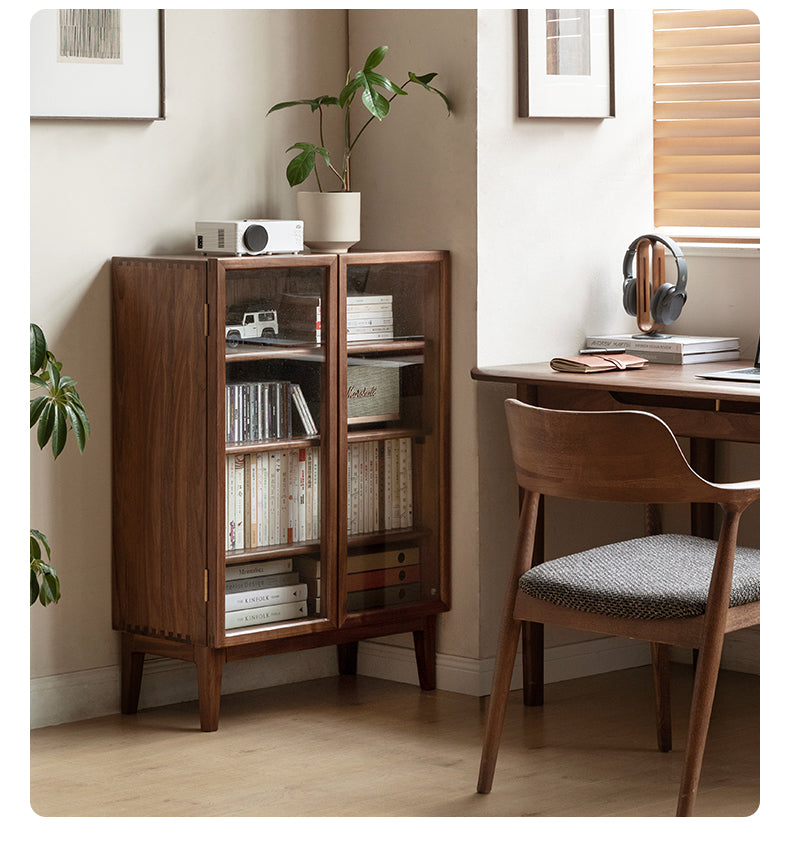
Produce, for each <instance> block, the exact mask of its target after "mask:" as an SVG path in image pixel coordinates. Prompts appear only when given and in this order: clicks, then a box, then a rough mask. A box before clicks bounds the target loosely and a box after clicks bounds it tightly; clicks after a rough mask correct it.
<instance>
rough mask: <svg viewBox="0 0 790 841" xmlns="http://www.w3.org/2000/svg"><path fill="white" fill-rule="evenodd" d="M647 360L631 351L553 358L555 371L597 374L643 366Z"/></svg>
mask: <svg viewBox="0 0 790 841" xmlns="http://www.w3.org/2000/svg"><path fill="white" fill-rule="evenodd" d="M646 362H647V360H646V359H645V358H644V357H642V356H632V355H631V354H630V353H612V354H608V355H607V354H605V352H604V351H601V356H596V355H594V354H590V355H589V356H555V357H554V359H552V360H551V362H550V363H549V365H551V367H552V369H553V370H554V371H562V372H565V373H568V374H596V373H600V372H603V371H626V370H629V369H631V368H642V367H643V366H644V365H645V363H646Z"/></svg>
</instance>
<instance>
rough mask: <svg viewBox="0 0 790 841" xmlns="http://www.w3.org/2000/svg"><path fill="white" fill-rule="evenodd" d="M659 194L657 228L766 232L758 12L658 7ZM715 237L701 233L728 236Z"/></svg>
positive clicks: (656, 185)
mask: <svg viewBox="0 0 790 841" xmlns="http://www.w3.org/2000/svg"><path fill="white" fill-rule="evenodd" d="M653 194H654V210H655V219H654V221H655V224H656V226H657V227H672V228H673V229H676V228H716V229H723V228H750V229H756V228H759V226H760V24H759V20H758V18H757V16H756V15H755V14H754V13H753V12H751V11H748V10H745V9H718V10H706V11H696V10H656V11H655V12H654V13H653ZM709 233H710V235H711V236H710V237H703V238H712V239H721V238H722V236H721V231H719V232H718V233H719V235H718V236H717V235H716V234H717V232H716V231H711V232H709ZM742 233H743V234H749V232H745V231H744V232H742ZM758 234H759V232H758V231H753V232H751V234H750V236H748V235H747V237H746V238H747V239H749V238H751V239H756V238H757V236H758ZM726 238H733V237H726Z"/></svg>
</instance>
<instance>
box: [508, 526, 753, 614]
mask: <svg viewBox="0 0 790 841" xmlns="http://www.w3.org/2000/svg"><path fill="white" fill-rule="evenodd" d="M716 545H717V544H716V541H714V540H707V539H705V538H702V537H692V536H689V535H681V534H657V535H652V536H650V537H640V538H637V539H635V540H626V541H624V542H622V543H612V544H609V545H608V546H601V547H596V548H594V549H588V550H586V551H584V552H578V553H576V554H574V555H567V556H565V557H563V558H557V559H556V560H553V561H546V562H545V563H543V564H539V565H538V566H536V567H533V568H532V569H530V570H528V571H527V572H525V573H524V574H523V575H522V576H521V578H520V580H519V585H520V587H521V589H522V590H523V591H524V592H525V593H526V594H527V595H529V596H533V597H534V598H537V599H541V600H543V601H547V602H551V603H552V604H556V605H560V606H562V607H568V608H572V609H574V610H581V611H585V612H587V613H599V614H603V615H606V616H620V617H627V618H631V619H670V618H677V617H683V616H699V615H700V614H702V613H704V612H705V604H706V602H707V597H708V586H709V584H710V575H711V571H712V569H713V561H714V558H715V556H716ZM759 600H760V550H759V549H750V548H744V547H738V549H737V551H736V554H735V566H734V571H733V579H732V592H731V595H730V606H731V607H735V606H737V605H742V604H748V603H750V602H755V601H759Z"/></svg>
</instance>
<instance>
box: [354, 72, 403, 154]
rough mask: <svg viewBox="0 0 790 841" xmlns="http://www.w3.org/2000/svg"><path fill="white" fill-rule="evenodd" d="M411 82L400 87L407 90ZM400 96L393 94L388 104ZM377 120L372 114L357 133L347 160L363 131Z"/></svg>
mask: <svg viewBox="0 0 790 841" xmlns="http://www.w3.org/2000/svg"><path fill="white" fill-rule="evenodd" d="M409 82H411V79H408V80H407V81H405V82H404V83H403V84H402V85H401V86H400V87H401V90H402V89H403V88H405V87H406V85H408V84H409ZM399 95H400V94H397V93H394V94H392V96H391V97H390V98H389V99H388V100H387V102H392V100H393V99H395V97H396V96H399ZM375 119H376V117H375V116H374V115H373V114H371V115H370V117H368V119H367V121H366V122H365V123H364V125H363V126H362V128H361V129H360V130H359V131H358V132H357V136H356V137H355V138H354V140H353V142H352V143H351V145H350V146H349V147H348V150H347V151H346V160H348V157H349V155H351V152H352V150H353V148H354V147H355V146H356V145H357V141H358V140H359V138H360V137H361V135H362V132H363V131H365V129H366V128H367V127H368V126H369V125H370V124H371V123H372V122H373V120H375ZM346 136H348V135H346Z"/></svg>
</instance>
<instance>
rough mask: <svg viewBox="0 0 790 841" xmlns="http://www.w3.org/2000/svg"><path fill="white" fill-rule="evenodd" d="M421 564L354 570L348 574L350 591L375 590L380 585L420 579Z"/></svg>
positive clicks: (347, 585) (408, 582)
mask: <svg viewBox="0 0 790 841" xmlns="http://www.w3.org/2000/svg"><path fill="white" fill-rule="evenodd" d="M420 569H421V567H420V565H419V564H407V565H405V566H400V567H390V568H388V569H373V570H369V571H367V572H353V573H350V574H349V575H347V576H346V589H347V590H348V592H352V591H356V590H373V589H376V588H378V587H390V586H394V585H396V584H411V583H413V582H415V581H419V580H420Z"/></svg>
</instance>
